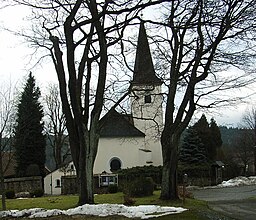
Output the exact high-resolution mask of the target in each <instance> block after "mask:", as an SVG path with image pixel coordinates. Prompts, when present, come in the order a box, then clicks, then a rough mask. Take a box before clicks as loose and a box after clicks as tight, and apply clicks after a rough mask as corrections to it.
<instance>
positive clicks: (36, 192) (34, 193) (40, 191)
mask: <svg viewBox="0 0 256 220" xmlns="http://www.w3.org/2000/svg"><path fill="white" fill-rule="evenodd" d="M43 195H44V191H43V189H35V190H34V191H32V192H30V196H31V197H42V196H43Z"/></svg>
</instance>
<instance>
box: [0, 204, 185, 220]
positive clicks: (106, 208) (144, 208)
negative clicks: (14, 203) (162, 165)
mask: <svg viewBox="0 0 256 220" xmlns="http://www.w3.org/2000/svg"><path fill="white" fill-rule="evenodd" d="M186 210H187V209H184V208H180V207H178V208H176V207H167V206H166V207H162V206H156V205H140V206H125V205H118V204H99V205H88V204H87V205H83V206H79V207H76V208H73V209H68V210H58V209H53V210H45V209H41V208H34V209H25V210H22V211H18V210H9V211H2V212H0V218H3V217H24V216H26V217H29V218H37V217H49V216H56V215H96V216H101V217H103V216H109V215H122V216H125V217H128V218H141V219H148V218H154V217H160V216H164V215H170V214H178V213H181V212H184V211H186Z"/></svg>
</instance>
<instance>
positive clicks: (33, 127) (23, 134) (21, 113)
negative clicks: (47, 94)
mask: <svg viewBox="0 0 256 220" xmlns="http://www.w3.org/2000/svg"><path fill="white" fill-rule="evenodd" d="M40 95H41V94H40V89H39V87H37V86H36V84H35V78H34V77H33V76H32V73H30V74H29V76H28V79H27V82H26V84H25V87H24V90H23V91H22V93H21V95H20V97H19V101H18V105H17V119H16V126H15V130H14V148H15V156H16V161H17V167H16V173H17V175H18V176H30V175H31V174H30V172H29V170H30V167H31V166H37V167H38V168H39V169H38V172H39V173H38V175H41V176H43V175H44V164H45V137H44V135H43V126H44V124H43V121H42V118H43V107H42V105H41V103H40V102H39V98H40ZM33 175H35V173H34V172H33Z"/></svg>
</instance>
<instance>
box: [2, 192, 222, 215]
mask: <svg viewBox="0 0 256 220" xmlns="http://www.w3.org/2000/svg"><path fill="white" fill-rule="evenodd" d="M159 196H160V191H155V192H154V195H152V196H147V197H142V198H135V201H136V202H135V205H161V206H174V207H182V206H183V204H182V201H181V200H178V201H162V200H160V199H159ZM77 202H78V196H76V195H66V196H44V197H41V198H28V199H8V200H7V208H8V209H9V210H12V209H18V210H23V209H30V208H35V207H36V208H44V209H62V210H64V209H69V208H73V207H75V206H76V204H77ZM95 203H98V204H102V203H110V204H123V193H115V194H102V195H95ZM0 208H2V207H1V205H0ZM184 208H187V209H189V210H188V211H185V212H183V213H181V214H173V215H169V216H163V217H159V218H157V219H158V220H167V219H168V220H169V219H173V220H175V219H179V220H207V219H226V218H222V217H220V216H219V215H217V213H215V212H213V211H211V210H209V209H208V206H207V203H206V202H204V201H200V200H195V199H186V201H185V204H184ZM215 217H216V218H215ZM5 219H7V218H5ZM22 219H25V218H22ZM48 219H50V220H61V219H63V220H70V219H79V220H80V219H81V220H85V219H86V220H110V219H114V220H115V219H118V220H123V219H128V218H126V217H121V216H109V217H104V218H102V217H96V216H82V215H79V216H53V217H51V218H48Z"/></svg>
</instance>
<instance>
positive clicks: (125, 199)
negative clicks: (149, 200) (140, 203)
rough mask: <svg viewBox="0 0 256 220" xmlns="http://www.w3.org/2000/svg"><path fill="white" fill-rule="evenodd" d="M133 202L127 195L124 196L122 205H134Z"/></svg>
mask: <svg viewBox="0 0 256 220" xmlns="http://www.w3.org/2000/svg"><path fill="white" fill-rule="evenodd" d="M135 202H136V201H135V200H134V199H132V198H131V197H130V196H129V195H127V194H124V205H127V206H131V205H134V204H135Z"/></svg>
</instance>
